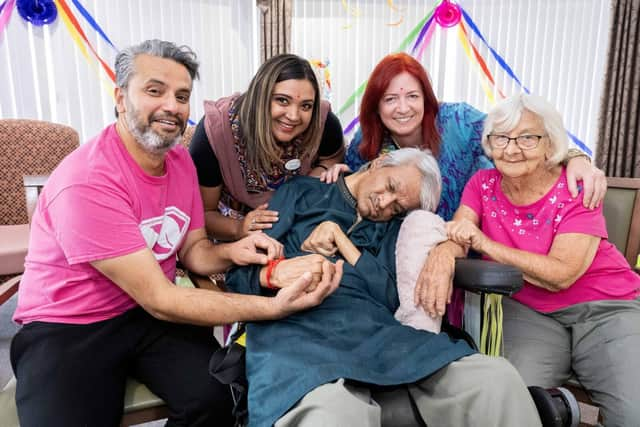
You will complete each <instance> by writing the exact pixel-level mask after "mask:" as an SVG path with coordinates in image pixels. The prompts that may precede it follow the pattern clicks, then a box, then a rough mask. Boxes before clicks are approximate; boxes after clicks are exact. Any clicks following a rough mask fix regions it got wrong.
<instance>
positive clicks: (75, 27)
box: [54, 0, 116, 83]
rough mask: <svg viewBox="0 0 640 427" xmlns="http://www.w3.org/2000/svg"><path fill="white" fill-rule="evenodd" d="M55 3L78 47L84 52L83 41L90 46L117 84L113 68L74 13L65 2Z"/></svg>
mask: <svg viewBox="0 0 640 427" xmlns="http://www.w3.org/2000/svg"><path fill="white" fill-rule="evenodd" d="M54 2H55V4H56V6H57V7H58V10H60V11H62V13H60V15H62V17H63V21H64V22H65V25H66V27H67V29H68V30H69V32H70V33H71V36H72V37H73V39H74V41H75V42H76V44H78V47H81V50H84V46H83V43H82V40H84V42H85V43H86V45H87V46H89V49H90V50H91V52H92V53H93V55H94V56H95V57H96V59H97V60H98V61H99V62H100V64H101V65H102V68H103V69H104V71H105V72H106V73H107V75H108V76H109V78H110V79H111V81H112V82H113V83H115V82H116V76H115V73H114V72H113V70H112V69H111V67H109V65H108V64H107V63H106V62H105V61H104V60H103V59H102V58H101V57H100V55H98V52H96V50H95V49H94V47H93V45H92V44H91V43H90V42H89V40H88V39H87V36H86V35H85V33H84V31H83V30H82V27H80V24H79V23H78V20H77V19H76V17H75V16H74V15H73V13H71V10H70V9H69V6H68V5H67V3H66V2H65V0H54ZM81 39H82V40H81ZM85 52H86V51H85Z"/></svg>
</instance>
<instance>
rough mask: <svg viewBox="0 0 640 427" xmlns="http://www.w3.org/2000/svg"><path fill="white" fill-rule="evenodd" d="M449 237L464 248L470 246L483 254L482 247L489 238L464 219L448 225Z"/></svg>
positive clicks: (450, 222)
mask: <svg viewBox="0 0 640 427" xmlns="http://www.w3.org/2000/svg"><path fill="white" fill-rule="evenodd" d="M446 228H447V236H448V237H449V239H451V240H452V241H454V242H455V243H457V244H459V245H462V246H470V247H472V248H473V249H475V250H476V251H478V252H482V246H483V244H484V243H485V242H486V240H487V237H486V236H485V234H484V233H483V232H482V231H480V229H479V228H478V226H477V225H475V224H474V223H473V222H471V221H469V220H468V219H466V218H463V219H461V220H459V221H449V222H447V223H446Z"/></svg>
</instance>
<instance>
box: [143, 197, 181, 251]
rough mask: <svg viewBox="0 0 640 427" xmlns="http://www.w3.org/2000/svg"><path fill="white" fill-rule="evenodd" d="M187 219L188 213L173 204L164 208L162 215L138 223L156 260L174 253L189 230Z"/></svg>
mask: <svg viewBox="0 0 640 427" xmlns="http://www.w3.org/2000/svg"><path fill="white" fill-rule="evenodd" d="M189 221H190V217H189V215H187V214H185V213H184V212H182V211H181V210H180V209H178V208H176V207H175V206H169V207H167V208H166V209H165V210H164V215H162V216H157V217H155V218H149V219H146V220H144V221H142V223H140V231H141V232H142V236H143V237H144V240H145V242H146V243H147V247H148V248H149V249H151V251H152V252H153V255H154V256H155V257H156V259H157V260H158V261H162V260H165V259H167V258H169V257H170V256H173V255H175V253H176V249H177V248H178V247H179V246H180V243H181V242H182V239H183V237H184V236H185V234H187V231H188V230H189Z"/></svg>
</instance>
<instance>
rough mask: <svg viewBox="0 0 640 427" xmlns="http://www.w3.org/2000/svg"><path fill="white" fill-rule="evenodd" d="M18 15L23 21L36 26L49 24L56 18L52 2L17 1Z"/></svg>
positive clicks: (36, 0)
mask: <svg viewBox="0 0 640 427" xmlns="http://www.w3.org/2000/svg"><path fill="white" fill-rule="evenodd" d="M18 13H19V14H20V16H22V18H23V19H24V20H25V21H27V22H29V23H31V24H32V25H36V26H42V25H45V24H50V23H52V22H53V21H55V20H56V17H57V16H58V10H57V9H56V5H55V4H54V3H53V0H18Z"/></svg>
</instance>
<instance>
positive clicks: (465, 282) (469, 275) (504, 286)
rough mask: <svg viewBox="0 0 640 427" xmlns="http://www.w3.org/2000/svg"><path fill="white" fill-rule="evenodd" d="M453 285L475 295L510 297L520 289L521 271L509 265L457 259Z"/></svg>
mask: <svg viewBox="0 0 640 427" xmlns="http://www.w3.org/2000/svg"><path fill="white" fill-rule="evenodd" d="M453 284H454V286H455V287H457V288H461V289H464V290H465V291H470V292H475V293H483V292H484V293H490V294H501V295H508V296H511V295H513V294H514V293H516V292H518V291H519V290H520V289H522V286H523V285H524V279H523V278H522V271H520V269H518V268H516V267H512V266H510V265H505V264H500V263H497V262H493V261H486V260H483V259H473V258H457V259H456V272H455V276H454V278H453Z"/></svg>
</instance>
